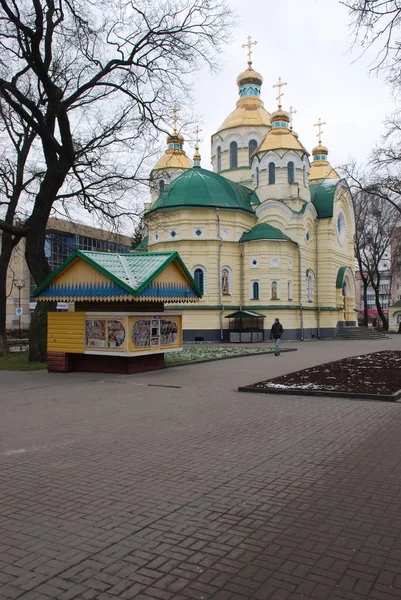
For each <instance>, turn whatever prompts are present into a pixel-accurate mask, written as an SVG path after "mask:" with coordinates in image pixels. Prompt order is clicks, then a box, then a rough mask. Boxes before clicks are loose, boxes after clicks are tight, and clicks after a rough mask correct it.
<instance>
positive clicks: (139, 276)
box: [33, 250, 202, 298]
mask: <svg viewBox="0 0 401 600" xmlns="http://www.w3.org/2000/svg"><path fill="white" fill-rule="evenodd" d="M76 258H81V259H82V260H84V261H85V262H86V263H88V264H89V265H91V266H92V267H94V268H95V269H96V270H98V271H100V272H101V273H103V275H105V276H106V277H108V278H109V279H111V280H112V281H113V282H114V283H115V284H117V285H118V286H119V287H120V288H122V289H123V290H125V291H126V292H128V293H129V294H131V295H132V296H138V295H139V294H140V293H141V292H142V291H143V290H144V289H145V288H146V287H147V286H148V285H149V284H150V283H151V282H152V281H153V280H154V279H156V277H157V276H158V275H159V274H160V273H161V272H162V271H163V270H164V269H165V268H166V267H167V266H168V265H169V264H170V263H172V262H173V261H174V260H177V261H178V262H179V264H180V266H181V268H182V270H183V271H184V273H185V275H186V276H187V278H188V283H189V285H190V287H191V288H192V289H193V290H194V291H195V293H196V295H197V296H198V297H199V298H200V297H201V296H202V293H201V292H200V290H199V289H198V287H197V285H196V283H195V281H194V280H193V278H192V276H191V274H190V273H189V271H188V269H187V268H186V266H185V265H184V263H183V262H182V260H181V258H180V256H179V254H178V252H146V253H139V252H135V253H133V254H118V253H112V252H91V251H86V250H85V251H84V250H77V251H76V252H74V254H72V255H71V256H70V257H69V258H68V259H67V260H66V261H64V263H63V264H62V265H61V266H60V267H59V268H58V269H56V270H55V271H54V272H53V273H52V274H51V275H49V277H48V278H47V279H46V280H45V281H43V283H41V284H40V285H39V286H38V287H37V288H36V289H35V290H34V292H33V296H35V297H36V296H41V295H42V296H43V295H45V291H46V289H47V288H48V287H49V285H50V284H51V282H52V281H53V280H54V279H55V278H56V277H57V276H58V275H59V274H60V273H61V272H62V271H63V270H64V269H65V268H66V267H68V266H69V265H70V264H71V263H72V261H73V260H75V259H76ZM42 292H43V294H42Z"/></svg>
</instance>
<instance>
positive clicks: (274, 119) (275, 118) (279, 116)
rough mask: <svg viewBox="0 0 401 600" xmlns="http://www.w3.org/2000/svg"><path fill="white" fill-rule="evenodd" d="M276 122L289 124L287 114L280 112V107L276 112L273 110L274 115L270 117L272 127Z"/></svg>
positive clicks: (283, 111)
mask: <svg viewBox="0 0 401 600" xmlns="http://www.w3.org/2000/svg"><path fill="white" fill-rule="evenodd" d="M278 121H280V122H281V121H284V122H285V123H289V122H290V115H289V113H288V112H286V111H285V110H282V108H281V106H280V107H279V109H278V110H275V111H274V113H272V116H271V124H272V125H273V123H274V122H278Z"/></svg>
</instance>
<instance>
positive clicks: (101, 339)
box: [33, 250, 202, 373]
mask: <svg viewBox="0 0 401 600" xmlns="http://www.w3.org/2000/svg"><path fill="white" fill-rule="evenodd" d="M33 295H34V296H35V297H36V298H37V300H38V301H39V302H43V301H47V302H49V301H51V302H68V303H69V307H70V310H68V311H67V312H49V313H48V332H47V358H48V370H49V371H63V372H67V371H98V372H99V371H100V372H106V373H137V372H141V371H150V370H154V369H162V368H164V353H165V352H167V351H169V352H171V351H180V350H182V317H181V314H180V313H178V312H174V313H170V312H164V303H165V302H168V303H169V304H171V303H174V302H179V303H180V304H182V303H183V302H197V301H198V299H199V298H200V297H201V295H202V294H201V292H200V291H199V289H198V287H197V285H196V283H195V281H194V280H193V278H192V277H191V275H190V273H189V272H188V270H187V268H186V267H185V265H184V263H183V262H182V260H181V258H180V256H179V255H178V253H177V252H153V253H151V252H146V253H138V252H134V253H132V254H114V253H106V252H87V251H81V250H78V251H77V252H75V253H74V254H73V255H72V256H71V257H70V258H69V259H68V260H66V261H65V262H64V263H63V264H62V265H61V266H60V267H59V268H58V269H57V270H56V271H54V273H52V274H51V275H50V276H49V277H48V278H47V279H46V280H45V281H44V282H43V283H42V284H41V285H40V286H38V287H37V288H36V290H35V291H34V293H33Z"/></svg>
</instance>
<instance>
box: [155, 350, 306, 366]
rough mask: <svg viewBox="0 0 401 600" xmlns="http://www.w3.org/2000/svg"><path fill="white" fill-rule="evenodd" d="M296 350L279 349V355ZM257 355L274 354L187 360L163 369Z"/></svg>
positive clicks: (254, 353) (267, 351) (267, 352)
mask: <svg viewBox="0 0 401 600" xmlns="http://www.w3.org/2000/svg"><path fill="white" fill-rule="evenodd" d="M297 350H298V348H285V349H281V348H280V352H281V354H284V353H285V352H296V351H297ZM259 354H274V350H266V352H265V351H263V352H251V353H249V354H233V355H232V356H219V357H218V358H201V359H200V360H187V361H185V362H177V363H174V364H172V365H164V368H165V369H171V368H172V367H184V366H187V365H198V364H200V363H206V362H216V361H218V360H230V359H232V358H246V357H247V356H258V355H259Z"/></svg>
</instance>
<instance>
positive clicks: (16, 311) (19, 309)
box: [15, 308, 22, 317]
mask: <svg viewBox="0 0 401 600" xmlns="http://www.w3.org/2000/svg"><path fill="white" fill-rule="evenodd" d="M15 314H16V316H17V317H20V316H21V315H22V308H16V309H15Z"/></svg>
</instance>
